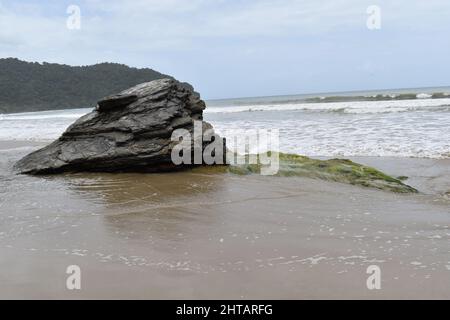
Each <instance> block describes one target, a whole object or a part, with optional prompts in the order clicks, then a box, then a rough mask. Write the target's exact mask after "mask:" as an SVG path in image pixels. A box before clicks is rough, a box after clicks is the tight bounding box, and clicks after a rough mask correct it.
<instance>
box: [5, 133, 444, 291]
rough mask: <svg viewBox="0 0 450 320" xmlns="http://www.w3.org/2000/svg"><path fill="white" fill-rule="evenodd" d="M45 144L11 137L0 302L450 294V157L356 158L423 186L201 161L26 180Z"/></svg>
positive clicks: (6, 160)
mask: <svg viewBox="0 0 450 320" xmlns="http://www.w3.org/2000/svg"><path fill="white" fill-rule="evenodd" d="M38 145H39V144H38V143H35V144H31V145H30V144H29V143H17V142H13V143H11V142H9V143H7V142H1V143H0V283H1V286H0V298H43V299H47V298H50V299H56V298H62V299H76V298H89V299H90V298H106V299H108V298H114V299H115V298H125V299H132V298H137V299H142V298H154V299H163V298H176V299H197V298H202V299H216V298H226V299H240V298H243V299H259V298H270V299H281V298H287V299H318V298H326V299H340V298H344V299H350V298H360V299H380V298H389V299H390V298H400V299H407V298H413V299H415V298H425V299H428V298H433V299H449V298H450V251H449V249H448V243H449V238H450V199H449V198H450V196H448V194H446V193H447V192H448V191H450V185H449V184H450V178H449V177H450V161H449V160H430V159H409V158H408V159H404V158H352V160H355V161H358V162H360V163H364V164H368V165H371V166H374V167H376V168H378V169H381V170H383V171H385V172H386V173H388V174H391V175H395V176H399V175H405V176H408V177H409V178H408V180H407V183H409V184H411V185H412V186H414V187H416V188H418V189H419V191H421V193H420V194H417V195H399V194H393V193H388V192H384V191H378V190H371V189H366V188H361V187H355V186H350V185H345V184H340V183H332V182H325V181H320V180H312V179H307V178H298V177H291V178H278V177H263V176H257V175H254V176H233V175H230V174H218V175H206V174H204V173H202V172H201V170H200V171H193V172H182V173H170V174H72V175H61V176H51V177H28V176H15V175H14V174H13V173H12V172H11V167H12V164H13V163H14V162H15V161H16V160H18V159H19V158H20V157H21V156H23V155H24V154H26V153H27V152H29V151H30V150H31V149H32V148H36V147H37V146H38ZM14 148H18V149H15V150H14ZM69 265H78V266H80V268H81V272H82V289H81V290H79V291H69V290H67V289H66V278H67V276H68V275H67V274H66V268H67V266H69ZM370 265H377V266H379V267H380V269H381V289H380V290H368V289H367V286H366V279H367V277H368V276H369V275H368V274H367V273H366V270H367V267H368V266H370Z"/></svg>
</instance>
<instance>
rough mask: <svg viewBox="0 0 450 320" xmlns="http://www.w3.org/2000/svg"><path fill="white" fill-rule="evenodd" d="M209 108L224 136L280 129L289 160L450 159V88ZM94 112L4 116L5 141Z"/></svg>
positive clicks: (53, 130) (0, 119) (36, 136)
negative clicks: (298, 156) (303, 157)
mask: <svg viewBox="0 0 450 320" xmlns="http://www.w3.org/2000/svg"><path fill="white" fill-rule="evenodd" d="M206 103H207V108H206V110H205V112H204V119H205V120H206V121H208V122H210V123H211V124H212V125H213V126H214V128H215V129H216V131H217V132H218V133H219V134H220V133H225V131H226V132H227V133H230V132H232V131H233V130H241V129H278V130H279V131H280V150H281V151H283V152H292V153H298V154H303V155H308V156H319V157H320V156H323V157H348V156H388V157H418V158H435V159H446V158H450V87H443V88H426V89H423V88H420V89H403V90H387V91H366V92H342V93H332V94H314V95H291V96H273V97H255V98H240V99H224V100H211V101H206ZM91 110H92V108H80V109H71V110H57V111H43V112H27V113H20V114H3V115H2V114H0V140H26V141H29V140H36V141H47V140H48V141H50V140H53V139H56V138H58V136H60V135H61V133H62V132H63V131H64V130H65V129H66V128H67V127H68V126H69V125H70V124H71V123H73V122H74V121H75V120H76V119H77V118H79V117H81V116H82V115H83V114H86V113H88V112H90V111H91ZM225 136H226V134H225Z"/></svg>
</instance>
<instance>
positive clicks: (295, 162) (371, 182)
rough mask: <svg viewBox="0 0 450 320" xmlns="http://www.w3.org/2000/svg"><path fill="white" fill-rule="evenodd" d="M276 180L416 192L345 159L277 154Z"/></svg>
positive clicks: (248, 168) (235, 169)
mask: <svg viewBox="0 0 450 320" xmlns="http://www.w3.org/2000/svg"><path fill="white" fill-rule="evenodd" d="M279 162H280V163H279V171H278V173H277V174H276V175H275V176H279V177H290V176H298V177H309V178H315V179H322V180H328V181H336V182H342V183H348V184H352V185H359V186H363V187H370V188H376V189H381V190H386V191H391V192H397V193H416V192H417V190H416V189H414V188H413V187H410V186H408V185H406V184H404V183H403V182H402V181H401V180H399V179H396V178H393V177H391V176H389V175H387V174H384V173H383V172H381V171H379V170H377V169H374V168H371V167H368V166H364V165H361V164H358V163H355V162H353V161H350V160H347V159H331V160H317V159H311V158H308V157H305V156H301V155H296V154H288V153H279ZM260 169H261V164H259V163H258V164H245V165H230V166H226V167H225V166H224V167H222V168H220V167H216V168H214V169H213V170H222V171H223V172H230V173H232V174H239V175H247V174H259V173H260Z"/></svg>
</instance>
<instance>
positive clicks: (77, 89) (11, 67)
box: [0, 58, 172, 113]
mask: <svg viewBox="0 0 450 320" xmlns="http://www.w3.org/2000/svg"><path fill="white" fill-rule="evenodd" d="M0 70H1V72H0V113H16V112H28V111H41V110H59V109H73V108H82V107H94V106H95V104H96V102H97V101H98V100H99V99H101V98H103V97H105V96H108V95H110V94H112V93H114V92H119V91H122V90H124V89H126V88H129V87H132V86H135V85H137V84H139V83H143V82H148V81H152V80H156V79H161V78H172V77H171V76H168V75H165V74H162V73H160V72H157V71H155V70H152V69H148V68H144V69H137V68H131V67H128V66H126V65H124V64H118V63H100V64H95V65H90V66H69V65H65V64H57V63H47V62H43V63H38V62H26V61H22V60H19V59H16V58H5V59H0Z"/></svg>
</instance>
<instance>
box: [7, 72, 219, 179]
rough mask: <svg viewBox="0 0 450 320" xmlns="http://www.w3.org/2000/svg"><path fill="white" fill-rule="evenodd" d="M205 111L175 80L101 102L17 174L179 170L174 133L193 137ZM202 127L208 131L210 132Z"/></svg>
mask: <svg viewBox="0 0 450 320" xmlns="http://www.w3.org/2000/svg"><path fill="white" fill-rule="evenodd" d="M204 109H205V103H204V102H203V101H202V100H201V99H200V96H199V94H198V93H196V92H194V91H193V89H192V87H191V86H190V85H188V84H184V83H180V82H178V81H176V80H173V79H160V80H155V81H151V82H147V83H143V84H140V85H137V86H135V87H133V88H130V89H128V90H125V91H123V92H121V93H119V94H117V95H112V96H109V97H106V98H104V99H102V100H101V101H99V102H98V105H97V107H96V109H95V110H94V111H93V112H91V113H89V114H87V115H85V116H83V117H81V118H80V119H78V120H77V121H76V122H75V123H74V124H72V125H71V126H70V127H69V128H68V129H67V130H66V132H64V133H63V135H62V136H61V137H60V138H59V139H58V140H56V141H55V142H53V143H51V144H50V145H48V146H46V147H45V148H43V149H40V150H38V151H35V152H33V153H31V154H29V155H27V156H26V157H24V158H23V159H21V160H20V161H19V162H17V163H16V165H15V169H16V170H17V171H18V172H19V173H25V174H47V173H60V172H67V171H68V172H79V171H97V172H115V171H139V172H159V171H170V170H176V169H180V166H175V165H174V164H173V162H172V160H171V151H172V148H173V146H174V145H175V144H176V143H177V142H174V141H172V140H171V135H172V132H173V130H175V129H178V128H183V129H186V130H189V131H190V132H192V131H193V128H194V125H193V122H194V120H202V117H203V110H204ZM202 123H203V128H204V129H207V128H212V127H211V125H209V124H208V123H206V122H202ZM222 143H223V145H224V144H225V142H224V141H222ZM181 167H185V165H182V166H181Z"/></svg>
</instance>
